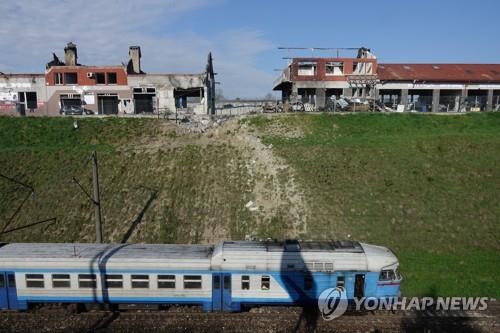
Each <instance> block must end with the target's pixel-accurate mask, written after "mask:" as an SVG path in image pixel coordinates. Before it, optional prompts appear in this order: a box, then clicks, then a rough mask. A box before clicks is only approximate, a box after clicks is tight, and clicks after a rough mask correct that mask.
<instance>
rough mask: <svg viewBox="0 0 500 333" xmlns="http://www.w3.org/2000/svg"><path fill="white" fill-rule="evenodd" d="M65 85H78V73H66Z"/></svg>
mask: <svg viewBox="0 0 500 333" xmlns="http://www.w3.org/2000/svg"><path fill="white" fill-rule="evenodd" d="M64 84H78V75H77V74H76V73H64Z"/></svg>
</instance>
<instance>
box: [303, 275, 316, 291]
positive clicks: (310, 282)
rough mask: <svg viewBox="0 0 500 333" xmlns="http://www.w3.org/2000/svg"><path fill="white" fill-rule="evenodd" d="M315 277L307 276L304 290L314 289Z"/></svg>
mask: <svg viewBox="0 0 500 333" xmlns="http://www.w3.org/2000/svg"><path fill="white" fill-rule="evenodd" d="M313 284H314V281H313V277H312V275H311V274H306V275H305V276H304V290H311V289H312V288H313Z"/></svg>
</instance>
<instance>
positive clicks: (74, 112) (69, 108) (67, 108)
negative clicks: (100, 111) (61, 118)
mask: <svg viewBox="0 0 500 333" xmlns="http://www.w3.org/2000/svg"><path fill="white" fill-rule="evenodd" d="M59 113H60V114H63V115H65V116H81V115H83V114H84V113H85V114H86V115H92V114H94V111H92V110H89V109H86V108H84V107H83V106H79V105H63V106H62V107H61V109H60V110H59Z"/></svg>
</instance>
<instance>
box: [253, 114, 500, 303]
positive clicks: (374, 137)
mask: <svg viewBox="0 0 500 333" xmlns="http://www.w3.org/2000/svg"><path fill="white" fill-rule="evenodd" d="M243 122H246V123H248V124H249V125H250V126H252V127H253V128H254V129H255V130H256V131H257V132H258V133H260V136H261V138H262V139H263V141H264V142H265V143H266V144H272V145H273V150H274V151H275V152H277V153H278V154H279V155H280V156H282V157H283V158H285V159H286V161H287V162H288V163H289V164H290V165H291V166H292V167H293V168H294V169H295V171H296V173H297V176H298V180H299V182H300V184H301V185H302V187H303V188H304V189H305V192H306V196H307V201H308V204H309V208H310V210H311V212H310V215H309V217H308V221H307V224H308V232H307V234H306V235H303V237H304V238H313V239H318V238H347V237H351V238H353V239H356V240H360V241H364V242H371V243H375V244H381V245H385V246H389V247H390V248H392V249H393V250H394V251H395V252H396V253H397V254H398V255H399V257H400V259H401V265H402V271H403V273H404V274H405V276H406V277H407V279H406V281H405V283H404V285H403V291H404V293H405V294H408V295H423V294H428V293H429V292H430V291H432V292H434V293H436V294H438V295H455V296H460V295H482V296H484V295H489V296H491V295H493V296H496V297H498V296H500V279H499V276H500V204H499V203H498V198H499V197H500V114H474V115H466V116H436V115H411V114H405V115H398V114H392V115H381V114H355V115H335V116H334V115H326V114H323V115H307V114H300V115H290V116H286V117H269V118H264V117H253V118H248V119H245V120H243ZM297 129H298V130H299V131H300V132H301V133H302V135H301V136H298V137H288V136H287V135H286V133H289V132H290V131H297Z"/></svg>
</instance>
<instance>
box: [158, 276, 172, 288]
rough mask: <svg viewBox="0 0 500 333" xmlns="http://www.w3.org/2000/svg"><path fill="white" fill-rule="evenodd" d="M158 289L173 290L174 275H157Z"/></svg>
mask: <svg viewBox="0 0 500 333" xmlns="http://www.w3.org/2000/svg"><path fill="white" fill-rule="evenodd" d="M158 288H162V289H175V275H158Z"/></svg>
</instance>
